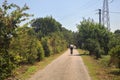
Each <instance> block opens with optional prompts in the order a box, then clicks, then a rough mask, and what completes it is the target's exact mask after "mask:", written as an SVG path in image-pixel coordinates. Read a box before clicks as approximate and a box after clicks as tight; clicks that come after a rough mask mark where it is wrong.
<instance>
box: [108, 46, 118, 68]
mask: <svg viewBox="0 0 120 80" xmlns="http://www.w3.org/2000/svg"><path fill="white" fill-rule="evenodd" d="M109 54H110V56H111V60H110V63H111V64H113V65H115V66H116V67H118V68H120V45H117V46H116V47H114V48H112V49H111V50H110V51H109Z"/></svg>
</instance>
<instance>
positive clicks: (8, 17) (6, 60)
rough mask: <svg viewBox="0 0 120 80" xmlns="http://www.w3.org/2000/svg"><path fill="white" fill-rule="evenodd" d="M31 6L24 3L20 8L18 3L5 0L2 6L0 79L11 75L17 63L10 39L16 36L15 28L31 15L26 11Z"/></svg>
mask: <svg viewBox="0 0 120 80" xmlns="http://www.w3.org/2000/svg"><path fill="white" fill-rule="evenodd" d="M28 9H29V8H28V7H27V6H26V5H24V7H22V8H20V7H19V6H17V5H16V4H8V3H7V0H5V1H4V2H3V4H2V6H1V7H0V79H1V80H3V79H4V78H5V77H7V76H9V75H10V74H11V72H12V70H13V69H14V67H15V65H14V63H13V62H12V61H11V54H9V51H8V50H9V47H10V41H11V39H12V37H13V36H15V29H16V28H17V27H18V25H19V24H20V23H21V22H22V21H25V20H26V19H27V18H28V17H29V16H30V15H29V14H27V13H24V11H26V10H28Z"/></svg>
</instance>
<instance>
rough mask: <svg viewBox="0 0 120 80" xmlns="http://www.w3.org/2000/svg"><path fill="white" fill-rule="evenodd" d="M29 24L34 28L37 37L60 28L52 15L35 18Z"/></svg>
mask: <svg viewBox="0 0 120 80" xmlns="http://www.w3.org/2000/svg"><path fill="white" fill-rule="evenodd" d="M31 26H32V27H33V28H34V30H35V32H36V34H37V37H38V38H39V39H41V38H42V37H45V36H47V35H49V34H50V33H53V32H56V31H60V30H61V24H60V23H59V22H57V21H56V20H55V19H53V18H52V17H45V18H38V19H35V20H33V23H32V24H31Z"/></svg>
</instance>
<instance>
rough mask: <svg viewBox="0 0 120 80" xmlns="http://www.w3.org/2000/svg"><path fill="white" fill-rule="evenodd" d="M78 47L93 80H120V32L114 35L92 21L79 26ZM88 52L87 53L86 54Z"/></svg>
mask: <svg viewBox="0 0 120 80" xmlns="http://www.w3.org/2000/svg"><path fill="white" fill-rule="evenodd" d="M77 27H78V30H79V31H78V33H77V36H79V37H77V39H76V40H77V41H76V42H77V43H76V44H77V47H78V48H80V49H82V50H85V51H81V50H80V53H82V54H81V56H82V57H83V59H84V62H85V64H86V65H87V67H88V69H89V72H90V74H91V76H92V77H93V80H119V79H120V77H119V76H120V30H116V31H115V32H114V33H113V32H110V31H109V30H108V29H107V28H105V27H104V26H102V25H99V24H98V23H95V22H94V21H93V20H91V19H83V21H82V22H80V24H78V25H77ZM86 51H87V52H86Z"/></svg>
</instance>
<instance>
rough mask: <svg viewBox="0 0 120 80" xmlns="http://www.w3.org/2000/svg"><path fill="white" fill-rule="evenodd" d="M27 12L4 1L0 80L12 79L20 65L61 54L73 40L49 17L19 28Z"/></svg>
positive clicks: (0, 21)
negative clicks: (13, 73) (13, 72)
mask: <svg viewBox="0 0 120 80" xmlns="http://www.w3.org/2000/svg"><path fill="white" fill-rule="evenodd" d="M28 9H29V8H28V6H26V5H24V6H23V7H22V8H21V7H19V6H18V5H16V4H8V3H7V1H6V0H5V1H4V2H3V4H2V6H1V7H0V80H4V79H5V78H7V77H8V76H11V74H12V71H13V70H14V69H15V68H17V67H19V65H22V64H34V63H35V62H36V61H41V60H43V59H44V57H49V56H51V55H54V54H57V53H60V52H61V51H64V50H65V49H66V48H67V46H68V44H69V43H70V41H72V40H71V39H73V38H72V36H71V35H72V31H70V30H67V29H66V28H64V27H62V25H61V24H60V23H59V22H57V21H56V20H55V19H54V18H52V17H51V16H47V17H44V18H37V19H34V20H32V21H31V26H30V27H28V23H26V24H25V25H23V26H19V25H20V23H21V22H23V21H25V20H26V19H28V18H29V17H30V16H31V15H30V14H27V13H25V11H26V10H28ZM67 35H69V36H67ZM66 36H67V37H66Z"/></svg>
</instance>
